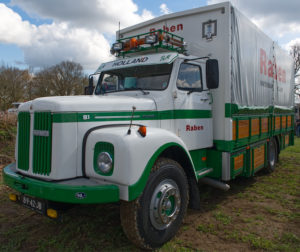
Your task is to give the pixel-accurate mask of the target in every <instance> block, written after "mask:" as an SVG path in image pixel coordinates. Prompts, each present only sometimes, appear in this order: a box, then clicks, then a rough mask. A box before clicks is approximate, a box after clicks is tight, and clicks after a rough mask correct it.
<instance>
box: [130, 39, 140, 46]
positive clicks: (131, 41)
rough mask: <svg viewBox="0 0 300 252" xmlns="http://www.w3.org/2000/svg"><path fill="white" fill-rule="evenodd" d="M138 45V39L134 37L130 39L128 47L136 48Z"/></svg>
mask: <svg viewBox="0 0 300 252" xmlns="http://www.w3.org/2000/svg"><path fill="white" fill-rule="evenodd" d="M136 47H138V41H137V39H136V38H132V39H130V48H136Z"/></svg>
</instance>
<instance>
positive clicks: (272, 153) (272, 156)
mask: <svg viewBox="0 0 300 252" xmlns="http://www.w3.org/2000/svg"><path fill="white" fill-rule="evenodd" d="M275 159H276V150H275V144H274V142H273V141H270V151H269V163H270V166H271V167H273V166H274V165H275Z"/></svg>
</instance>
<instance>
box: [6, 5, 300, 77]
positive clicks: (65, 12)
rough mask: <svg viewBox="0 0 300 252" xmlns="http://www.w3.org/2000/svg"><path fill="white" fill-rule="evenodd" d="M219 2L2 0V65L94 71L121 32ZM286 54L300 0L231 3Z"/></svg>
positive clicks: (296, 36) (295, 38)
mask: <svg viewBox="0 0 300 252" xmlns="http://www.w3.org/2000/svg"><path fill="white" fill-rule="evenodd" d="M219 2H222V1H219V0H207V1H206V0H184V1H178V0H165V1H159V0H151V1H146V0H112V1H108V0H88V1H87V0H51V1H50V0H26V1H24V0H4V1H3V0H0V63H1V64H5V65H9V66H17V67H20V68H27V67H29V66H30V67H34V68H40V67H47V66H51V65H53V64H56V63H59V62H60V61H62V60H72V61H75V62H79V63H80V64H82V65H83V67H84V69H85V70H86V71H91V72H92V71H94V70H95V69H96V68H97V66H98V65H99V64H100V63H101V62H104V61H107V60H110V59H111V56H110V52H109V51H110V45H111V43H113V42H114V38H115V31H116V30H117V29H118V22H119V21H120V22H121V28H125V27H127V26H130V25H133V24H136V23H139V22H142V21H145V20H148V19H151V18H154V17H157V16H160V15H163V14H168V13H171V12H177V11H182V10H186V9H190V8H196V7H201V6H205V5H208V4H214V3H219ZM231 2H232V3H233V5H235V6H236V7H237V8H238V9H239V10H240V11H241V12H243V13H244V14H245V15H246V16H247V17H248V18H250V19H251V20H252V21H253V22H254V23H255V24H256V25H257V26H258V27H259V28H261V29H262V30H263V31H264V32H266V33H267V34H268V35H269V36H270V37H271V38H272V39H273V40H275V41H276V42H278V44H279V45H281V46H282V47H283V48H285V49H289V47H290V46H291V45H292V44H294V43H296V42H299V43H300V15H299V10H300V0H248V1H247V0H232V1H231Z"/></svg>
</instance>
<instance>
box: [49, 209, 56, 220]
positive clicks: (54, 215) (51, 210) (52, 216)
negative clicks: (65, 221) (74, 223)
mask: <svg viewBox="0 0 300 252" xmlns="http://www.w3.org/2000/svg"><path fill="white" fill-rule="evenodd" d="M47 216H48V217H50V218H52V219H57V217H58V213H57V211H56V210H54V209H51V208H48V209H47Z"/></svg>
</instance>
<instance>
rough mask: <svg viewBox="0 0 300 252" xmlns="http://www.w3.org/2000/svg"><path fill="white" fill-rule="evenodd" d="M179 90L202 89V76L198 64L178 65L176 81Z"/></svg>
mask: <svg viewBox="0 0 300 252" xmlns="http://www.w3.org/2000/svg"><path fill="white" fill-rule="evenodd" d="M176 85H177V88H178V89H181V90H195V91H201V90H202V78H201V68H200V66H196V65H192V64H186V63H183V64H181V65H180V68H179V73H178V77H177V82H176Z"/></svg>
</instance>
